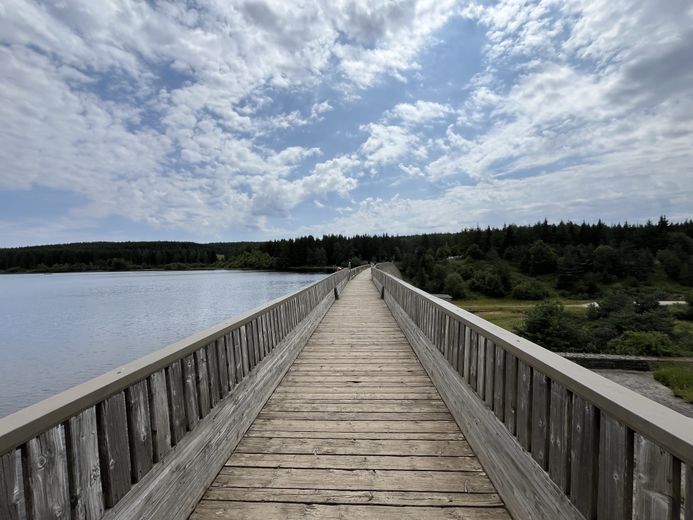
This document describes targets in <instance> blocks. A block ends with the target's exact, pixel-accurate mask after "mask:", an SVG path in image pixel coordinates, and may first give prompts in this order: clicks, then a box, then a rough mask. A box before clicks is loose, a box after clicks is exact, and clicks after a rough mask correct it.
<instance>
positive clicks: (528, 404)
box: [515, 360, 532, 451]
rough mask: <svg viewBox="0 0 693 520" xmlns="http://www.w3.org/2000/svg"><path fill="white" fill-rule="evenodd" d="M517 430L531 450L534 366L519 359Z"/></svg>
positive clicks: (522, 440)
mask: <svg viewBox="0 0 693 520" xmlns="http://www.w3.org/2000/svg"><path fill="white" fill-rule="evenodd" d="M515 432H516V435H517V440H518V441H519V442H520V445H521V446H522V447H523V448H524V449H526V450H527V451H530V449H531V445H532V367H530V366H529V365H527V364H526V363H523V362H522V361H519V360H518V361H517V411H516V426H515Z"/></svg>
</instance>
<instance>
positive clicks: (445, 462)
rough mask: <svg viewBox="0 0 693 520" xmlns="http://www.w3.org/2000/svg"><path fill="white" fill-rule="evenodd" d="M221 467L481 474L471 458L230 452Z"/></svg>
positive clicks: (474, 459) (478, 466)
mask: <svg viewBox="0 0 693 520" xmlns="http://www.w3.org/2000/svg"><path fill="white" fill-rule="evenodd" d="M225 465H226V466H238V467H254V468H303V469H365V470H379V469H387V470H402V471H471V472H473V471H477V472H481V471H482V468H481V465H480V464H479V461H477V460H476V458H475V457H439V456H436V457H423V456H409V455H404V454H402V455H397V456H384V455H314V454H310V455H306V454H286V453H280V454H276V453H271V454H268V453H234V454H233V455H231V457H230V458H229V460H228V461H226V464H225Z"/></svg>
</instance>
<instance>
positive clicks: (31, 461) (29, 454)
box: [22, 426, 70, 520]
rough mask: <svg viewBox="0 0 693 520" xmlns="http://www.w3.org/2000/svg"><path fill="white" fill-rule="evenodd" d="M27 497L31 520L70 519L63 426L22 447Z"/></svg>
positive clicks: (25, 493)
mask: <svg viewBox="0 0 693 520" xmlns="http://www.w3.org/2000/svg"><path fill="white" fill-rule="evenodd" d="M22 462H23V464H22V472H23V474H24V496H25V499H26V513H27V518H28V519H29V520H44V519H45V520H49V519H55V520H58V519H60V520H65V519H68V518H70V491H69V477H68V474H67V452H66V448H65V437H64V432H63V427H62V426H55V427H53V428H51V429H50V430H48V431H47V432H45V433H42V434H41V435H39V436H38V437H36V438H35V439H32V440H30V441H29V442H27V443H26V444H25V445H24V447H23V449H22Z"/></svg>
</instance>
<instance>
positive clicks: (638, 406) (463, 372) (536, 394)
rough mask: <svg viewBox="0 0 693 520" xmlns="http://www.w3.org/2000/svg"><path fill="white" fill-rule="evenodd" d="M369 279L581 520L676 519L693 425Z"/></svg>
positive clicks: (402, 285) (481, 323) (526, 344)
mask: <svg viewBox="0 0 693 520" xmlns="http://www.w3.org/2000/svg"><path fill="white" fill-rule="evenodd" d="M372 275H373V280H374V283H375V284H376V286H377V287H378V289H379V290H382V289H383V288H384V291H385V295H386V301H389V302H394V303H396V304H397V305H398V306H399V307H400V308H401V309H402V310H403V311H404V312H405V313H406V314H407V315H408V316H409V318H410V319H411V320H412V321H413V322H414V323H415V324H416V326H417V327H418V328H419V329H420V330H421V332H423V334H424V335H425V336H426V337H427V338H428V340H429V341H430V342H431V343H432V344H433V345H435V347H436V348H437V349H438V350H439V352H440V353H441V354H442V355H443V356H444V357H445V358H446V359H447V361H448V363H449V364H450V365H452V366H453V368H454V369H455V371H457V372H458V373H459V375H460V377H461V378H462V379H463V380H464V381H465V382H466V383H467V384H469V385H470V386H471V387H472V389H473V390H474V392H475V393H476V395H477V397H479V399H481V400H482V401H483V402H484V403H485V404H486V406H487V408H489V409H491V410H493V411H494V413H495V414H496V416H497V417H498V419H499V420H500V421H502V422H504V423H505V424H506V426H507V428H508V430H510V432H511V433H512V434H513V436H514V437H515V438H516V439H517V441H518V442H519V443H520V444H521V445H522V446H523V448H525V450H527V451H528V452H530V453H531V455H532V457H533V458H534V459H535V460H536V461H537V462H538V463H539V464H540V465H541V466H542V467H543V469H544V470H545V471H547V472H548V473H549V474H550V476H551V478H552V479H553V480H554V481H555V482H556V483H557V484H558V485H559V486H561V487H562V488H563V490H564V491H565V492H566V494H568V495H569V496H570V498H571V501H573V503H574V504H575V505H576V507H578V509H579V510H580V511H581V512H582V513H583V514H584V515H585V516H586V517H588V518H589V517H591V516H593V513H594V512H596V511H599V512H600V515H598V516H599V518H621V517H627V518H630V516H628V513H629V508H630V507H636V508H638V507H641V508H646V507H655V509H654V510H655V511H666V512H667V514H669V513H671V514H674V515H675V514H676V511H677V510H679V509H680V506H681V488H680V487H681V473H682V465H683V467H684V470H685V471H686V472H687V473H686V474H687V475H688V479H687V481H688V483H687V491H686V492H687V493H688V496H689V497H690V498H689V499H688V500H689V504H690V501H691V500H692V499H693V496H691V493H693V491H692V490H693V482H691V480H693V478H691V476H692V472H691V466H692V465H693V420H691V419H689V418H687V417H685V416H683V415H681V414H679V413H677V412H675V411H673V410H671V409H669V408H667V407H665V406H662V405H660V404H658V403H655V402H654V401H652V400H650V399H647V398H646V397H644V396H642V395H640V394H638V393H636V392H633V391H631V390H629V389H627V388H625V387H623V386H621V385H618V384H616V383H614V382H612V381H610V380H608V379H606V378H604V377H602V376H600V375H598V374H596V373H595V372H592V371H591V370H588V369H586V368H583V367H581V366H579V365H577V364H576V363H573V362H571V361H568V360H566V359H564V358H562V357H561V356H559V355H557V354H555V353H553V352H551V351H549V350H547V349H545V348H543V347H540V346H539V345H537V344H535V343H532V342H531V341H529V340H526V339H524V338H521V337H519V336H517V335H516V334H513V333H511V332H509V331H507V330H505V329H503V328H501V327H499V326H497V325H494V324H492V323H490V322H488V321H486V320H484V319H482V318H480V317H478V316H476V315H474V314H472V313H470V312H467V311H465V310H463V309H460V308H459V307H457V306H455V305H453V304H451V303H448V302H446V301H443V300H441V299H438V298H435V297H433V296H431V295H430V294H428V293H426V292H424V291H422V290H421V289H418V288H416V287H414V286H412V285H410V284H408V283H406V282H404V281H402V280H399V279H397V278H395V277H393V276H392V275H390V274H388V273H385V272H383V271H381V270H378V269H373V271H372ZM634 436H635V437H634ZM568 445H569V446H568ZM552 450H553V452H552ZM566 450H569V451H566ZM571 458H572V460H571ZM578 466H579V467H578ZM571 472H573V475H572V482H571ZM634 474H635V475H636V477H637V478H633V475H634ZM596 486H599V490H598V491H597V488H596ZM646 488H647V489H646ZM600 494H601V495H600ZM606 494H609V495H610V497H611V498H607V496H606ZM633 496H634V497H635V500H631V498H632V497H633ZM629 497H630V498H629ZM648 497H649V498H648ZM655 497H659V498H655ZM657 501H658V502H657ZM631 502H632V504H635V506H633V505H632V504H631ZM655 502H657V505H653V504H654V503H655ZM629 504H631V505H629ZM638 504H640V505H638ZM662 504H664V505H662ZM691 507H693V506H691ZM662 508H663V509H662ZM607 511H608V514H613V516H606V515H607ZM621 513H623V515H621ZM661 518H665V516H661ZM671 518H673V516H672V517H671ZM677 518H678V517H677Z"/></svg>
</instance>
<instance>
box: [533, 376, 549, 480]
mask: <svg viewBox="0 0 693 520" xmlns="http://www.w3.org/2000/svg"><path fill="white" fill-rule="evenodd" d="M550 392H551V386H550V381H549V379H548V378H547V377H546V376H545V375H544V374H542V373H541V372H539V371H538V370H533V376H532V441H531V444H532V457H534V460H536V461H537V462H538V463H539V465H540V466H541V467H542V468H543V469H545V470H546V469H548V463H549V401H550V397H551V393H550Z"/></svg>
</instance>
